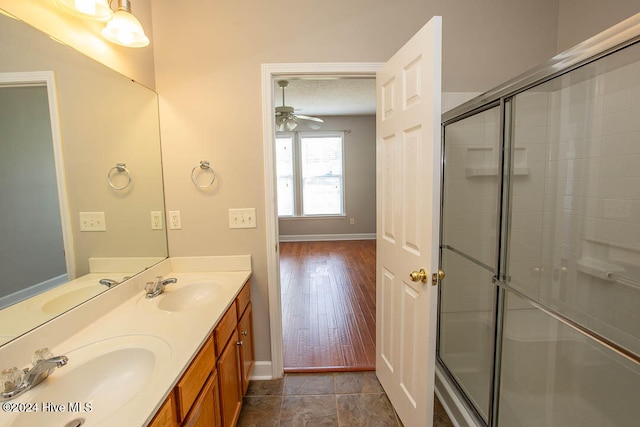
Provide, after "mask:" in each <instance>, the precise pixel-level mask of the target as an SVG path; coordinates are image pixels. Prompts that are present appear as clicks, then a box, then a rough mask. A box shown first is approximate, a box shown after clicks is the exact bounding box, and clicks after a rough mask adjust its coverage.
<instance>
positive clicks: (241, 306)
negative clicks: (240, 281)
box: [236, 281, 251, 319]
mask: <svg viewBox="0 0 640 427" xmlns="http://www.w3.org/2000/svg"><path fill="white" fill-rule="evenodd" d="M250 301H251V282H249V281H247V283H245V284H244V286H243V287H242V290H241V291H240V293H239V294H238V297H237V298H236V307H237V309H238V319H240V318H241V317H242V313H244V310H245V309H246V308H247V305H248V304H249V302H250Z"/></svg>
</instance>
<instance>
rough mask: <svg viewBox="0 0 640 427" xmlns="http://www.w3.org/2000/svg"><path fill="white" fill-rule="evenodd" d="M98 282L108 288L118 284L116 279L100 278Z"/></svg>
mask: <svg viewBox="0 0 640 427" xmlns="http://www.w3.org/2000/svg"><path fill="white" fill-rule="evenodd" d="M98 283H100V284H101V285H105V286H106V287H108V288H112V287H114V286H115V285H119V284H120V282H118V281H117V280H113V279H100V280H99V281H98Z"/></svg>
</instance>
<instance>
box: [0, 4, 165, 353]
mask: <svg viewBox="0 0 640 427" xmlns="http://www.w3.org/2000/svg"><path fill="white" fill-rule="evenodd" d="M0 56H1V57H2V58H3V60H2V62H0V129H1V130H0V157H1V159H0V174H2V175H1V176H2V183H3V185H2V189H1V190H0V213H2V218H3V219H2V222H0V232H1V239H0V257H1V258H2V259H1V260H0V268H1V269H2V271H3V277H4V278H5V280H3V281H2V283H0V344H2V343H5V342H7V341H9V340H11V339H13V338H15V337H17V336H19V335H21V334H23V333H25V332H27V331H29V330H31V329H33V328H34V327H36V326H38V325H40V324H41V323H43V322H46V321H48V320H50V319H51V318H53V317H55V316H56V315H58V314H60V313H62V312H64V311H66V310H68V309H70V308H72V307H74V306H76V305H78V304H80V303H82V302H84V301H85V300H86V299H88V298H91V297H93V296H95V295H97V294H98V293H101V292H103V291H105V290H107V289H108V288H109V286H110V285H111V286H113V285H114V284H117V283H119V282H121V281H122V280H124V279H125V278H126V277H129V276H132V275H134V274H136V273H138V272H140V271H141V270H143V269H145V268H147V267H148V266H150V265H152V264H154V263H156V262H158V261H160V260H162V259H164V258H166V257H167V240H166V232H165V230H164V197H163V188H162V164H161V158H160V136H159V122H158V102H157V95H156V94H155V93H154V92H153V91H151V90H149V89H147V88H145V87H143V86H141V85H139V84H137V83H135V82H133V81H131V80H130V79H128V78H126V77H124V76H123V75H121V74H119V73H117V72H115V71H113V70H111V69H109V68H107V67H106V66H104V65H102V64H100V63H98V62H96V61H94V60H92V59H90V58H88V57H86V56H85V55H83V54H81V53H79V52H77V51H75V50H74V49H72V48H70V47H68V46H65V45H61V44H59V43H58V42H56V41H54V40H53V39H51V38H50V37H49V36H47V35H46V34H44V33H42V32H40V31H38V30H36V29H34V28H32V27H30V26H28V25H26V24H25V23H23V22H20V21H17V20H15V19H12V18H9V17H7V16H5V15H2V14H0ZM25 76H27V77H25ZM2 82H4V83H2ZM9 125H11V126H9ZM120 163H124V164H125V165H126V170H125V169H122V168H118V167H116V165H118V164H120ZM129 175H130V178H131V181H130V183H129V182H128V181H129ZM109 177H110V178H111V181H112V184H113V186H112V185H110V183H109V179H108V178H109ZM125 185H126V186H125ZM113 187H116V188H113ZM121 187H124V188H122V189H119V188H121ZM152 212H160V218H161V221H160V225H161V227H160V229H157V227H153V228H156V229H153V228H152ZM83 213H85V214H88V215H85V214H83ZM94 213H99V214H98V215H97V216H96V215H95V214H94ZM102 215H104V220H102ZM96 218H97V219H96ZM81 223H82V229H81ZM87 226H89V227H94V228H99V229H100V228H104V230H103V231H85V228H86V227H87ZM5 272H6V273H7V274H6V275H5ZM103 279H109V280H103ZM101 281H102V284H101V283H100V282H101Z"/></svg>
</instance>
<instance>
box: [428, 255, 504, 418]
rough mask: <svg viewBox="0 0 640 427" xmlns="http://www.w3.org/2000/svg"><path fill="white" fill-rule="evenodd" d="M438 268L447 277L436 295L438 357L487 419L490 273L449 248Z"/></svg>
mask: <svg viewBox="0 0 640 427" xmlns="http://www.w3.org/2000/svg"><path fill="white" fill-rule="evenodd" d="M442 268H443V269H444V271H446V272H447V277H446V278H445V281H443V286H442V294H441V296H440V303H441V311H440V335H439V356H440V360H441V361H442V362H443V363H444V364H445V366H446V367H447V369H448V370H449V373H450V374H451V375H452V376H453V377H454V378H455V379H456V381H457V383H458V385H459V386H460V387H461V388H462V389H463V390H464V392H465V394H466V395H467V397H468V398H469V400H471V402H473V405H474V406H475V408H476V409H477V410H478V412H479V413H480V414H481V415H482V418H483V419H484V420H485V421H487V419H488V414H489V407H490V396H491V382H492V377H491V375H492V371H491V368H492V366H493V340H494V335H495V334H494V332H493V329H494V324H493V323H494V322H493V319H494V314H493V311H494V304H495V292H496V288H495V285H494V284H493V283H492V281H491V279H492V277H493V273H492V272H490V271H488V270H487V269H485V268H483V267H480V266H478V265H477V264H476V263H474V262H471V261H469V260H468V259H467V258H465V257H463V256H460V255H458V254H456V253H455V252H452V251H450V250H444V251H443V253H442ZM445 283H446V286H445Z"/></svg>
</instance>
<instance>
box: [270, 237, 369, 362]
mask: <svg viewBox="0 0 640 427" xmlns="http://www.w3.org/2000/svg"><path fill="white" fill-rule="evenodd" d="M375 270H376V242H375V240H352V241H331V242H284V243H280V277H281V286H282V287H281V291H282V325H283V352H284V369H285V372H323V371H325V372H327V371H330V372H335V371H362V370H374V369H375V341H376V338H375V337H376V325H375V318H376V311H375V298H376V297H375V293H376V283H375V282H376V279H375V276H376V271H375Z"/></svg>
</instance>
